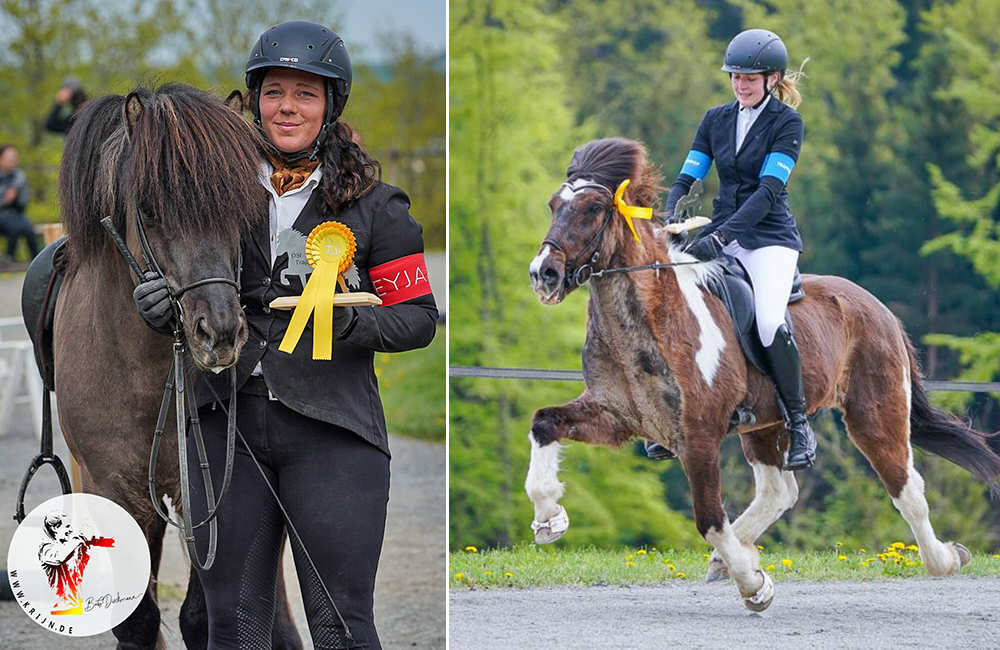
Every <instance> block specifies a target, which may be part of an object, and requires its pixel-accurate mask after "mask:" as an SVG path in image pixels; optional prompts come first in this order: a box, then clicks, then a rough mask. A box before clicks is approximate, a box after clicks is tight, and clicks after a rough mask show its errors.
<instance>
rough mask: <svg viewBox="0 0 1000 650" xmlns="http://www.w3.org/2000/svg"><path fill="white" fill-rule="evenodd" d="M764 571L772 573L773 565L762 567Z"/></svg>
mask: <svg viewBox="0 0 1000 650" xmlns="http://www.w3.org/2000/svg"><path fill="white" fill-rule="evenodd" d="M764 570H765V571H774V565H773V564H768V565H767V566H766V567H764Z"/></svg>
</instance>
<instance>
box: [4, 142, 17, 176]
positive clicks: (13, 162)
mask: <svg viewBox="0 0 1000 650" xmlns="http://www.w3.org/2000/svg"><path fill="white" fill-rule="evenodd" d="M17 162H18V161H17V147H7V148H6V149H4V150H3V153H0V171H2V172H9V171H13V170H15V169H17Z"/></svg>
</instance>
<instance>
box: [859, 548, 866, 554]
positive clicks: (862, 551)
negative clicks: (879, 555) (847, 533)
mask: <svg viewBox="0 0 1000 650" xmlns="http://www.w3.org/2000/svg"><path fill="white" fill-rule="evenodd" d="M867 552H868V549H866V548H863V547H862V548H859V549H858V553H860V554H861V555H864V554H865V553H867Z"/></svg>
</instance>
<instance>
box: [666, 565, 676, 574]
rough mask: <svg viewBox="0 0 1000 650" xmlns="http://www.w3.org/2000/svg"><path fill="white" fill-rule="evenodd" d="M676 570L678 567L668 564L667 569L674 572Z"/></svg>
mask: <svg viewBox="0 0 1000 650" xmlns="http://www.w3.org/2000/svg"><path fill="white" fill-rule="evenodd" d="M676 570H677V567H675V566H674V565H673V564H668V565H667V571H669V572H670V573H673V572H674V571H676Z"/></svg>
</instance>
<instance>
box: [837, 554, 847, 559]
mask: <svg viewBox="0 0 1000 650" xmlns="http://www.w3.org/2000/svg"><path fill="white" fill-rule="evenodd" d="M837 559H838V560H846V559H847V556H846V555H838V556H837Z"/></svg>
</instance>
